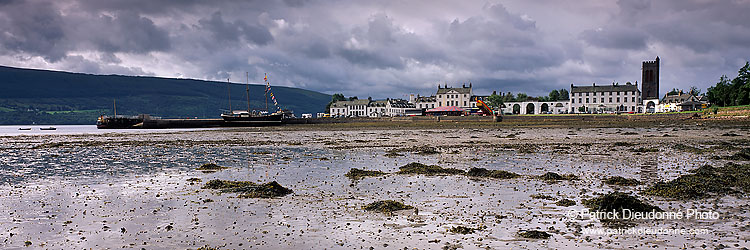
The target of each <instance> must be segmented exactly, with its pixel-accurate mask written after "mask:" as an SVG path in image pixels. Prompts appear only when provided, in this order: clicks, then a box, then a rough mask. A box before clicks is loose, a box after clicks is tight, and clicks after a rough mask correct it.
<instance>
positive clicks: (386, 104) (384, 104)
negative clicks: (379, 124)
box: [330, 99, 421, 117]
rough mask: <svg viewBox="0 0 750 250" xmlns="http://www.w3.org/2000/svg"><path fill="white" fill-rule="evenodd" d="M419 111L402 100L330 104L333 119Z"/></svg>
mask: <svg viewBox="0 0 750 250" xmlns="http://www.w3.org/2000/svg"><path fill="white" fill-rule="evenodd" d="M416 111H420V112H419V113H420V114H421V109H417V108H415V106H414V104H412V103H409V102H408V101H406V100H403V99H388V100H381V101H372V100H369V99H364V100H353V101H338V102H334V103H333V104H331V108H330V114H331V116H333V117H336V116H346V117H383V116H404V115H411V114H415V113H416Z"/></svg>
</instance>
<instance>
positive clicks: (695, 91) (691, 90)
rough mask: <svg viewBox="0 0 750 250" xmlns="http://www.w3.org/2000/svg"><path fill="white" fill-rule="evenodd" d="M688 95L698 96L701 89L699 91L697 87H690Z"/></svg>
mask: <svg viewBox="0 0 750 250" xmlns="http://www.w3.org/2000/svg"><path fill="white" fill-rule="evenodd" d="M689 93H690V94H691V95H694V96H699V95H700V94H701V89H699V88H698V87H696V86H691V87H690V92H689Z"/></svg>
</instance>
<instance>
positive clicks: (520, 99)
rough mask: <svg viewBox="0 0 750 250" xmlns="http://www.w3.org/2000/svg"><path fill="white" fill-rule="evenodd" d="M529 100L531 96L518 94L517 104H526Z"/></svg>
mask: <svg viewBox="0 0 750 250" xmlns="http://www.w3.org/2000/svg"><path fill="white" fill-rule="evenodd" d="M528 99H529V96H528V95H526V94H525V93H518V95H516V101H517V102H525V101H526V100H528Z"/></svg>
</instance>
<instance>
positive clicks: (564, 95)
mask: <svg viewBox="0 0 750 250" xmlns="http://www.w3.org/2000/svg"><path fill="white" fill-rule="evenodd" d="M559 100H561V101H562V100H570V94H569V93H568V90H567V89H560V98H559Z"/></svg>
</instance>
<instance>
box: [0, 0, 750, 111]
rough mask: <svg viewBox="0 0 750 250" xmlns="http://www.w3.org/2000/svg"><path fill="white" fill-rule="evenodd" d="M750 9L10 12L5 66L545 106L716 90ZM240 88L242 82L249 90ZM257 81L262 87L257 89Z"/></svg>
mask: <svg viewBox="0 0 750 250" xmlns="http://www.w3.org/2000/svg"><path fill="white" fill-rule="evenodd" d="M749 12H750V4H748V3H747V1H739V0H738V1H720V2H714V1H701V0H669V1H647V0H620V1H615V0H610V1H599V0H581V1H576V2H575V4H571V3H570V2H561V1H508V2H494V3H489V4H488V3H486V2H485V1H465V2H462V3H461V4H457V3H456V2H454V1H447V0H436V1H429V2H427V1H425V2H419V1H360V0H355V1H312V0H283V1H241V0H224V1H199V0H184V1H152V0H132V1H121V0H60V1H45V0H28V1H22V0H0V39H1V40H0V49H2V50H0V63H2V64H5V65H12V66H21V67H24V66H28V67H35V68H50V69H57V70H70V71H78V72H87V73H105V74H108V73H118V74H138V75H142V74H153V75H159V76H166V77H172V76H180V77H189V78H198V79H209V80H222V81H223V80H226V78H231V79H232V80H233V81H244V76H245V72H248V73H249V75H250V78H251V81H256V82H257V81H258V79H262V76H263V74H264V73H269V74H271V76H272V79H273V81H272V83H274V84H278V85H287V86H299V87H304V88H308V89H312V90H318V91H325V92H327V93H337V92H341V93H344V94H345V95H358V96H361V97H362V96H373V97H376V98H383V97H405V96H406V95H407V94H408V93H411V92H415V93H419V94H422V95H429V94H433V93H434V91H435V85H436V84H437V83H438V82H440V83H444V82H448V83H449V85H460V83H463V82H469V81H472V82H473V85H474V87H475V92H476V93H477V94H489V93H491V91H492V90H500V91H503V92H507V91H514V92H518V91H523V92H528V93H529V94H532V95H538V94H546V92H548V91H549V90H551V89H560V88H566V87H569V85H570V83H576V84H590V83H591V82H597V83H610V82H612V81H618V82H626V81H637V80H639V78H640V72H639V70H640V63H641V61H643V60H653V58H654V57H656V56H657V55H658V56H660V57H661V58H662V62H663V64H662V67H663V70H662V73H663V74H662V81H661V82H662V83H664V84H663V85H664V86H663V87H664V88H665V89H671V88H672V87H677V88H686V87H688V86H685V85H688V84H691V85H695V84H703V85H702V86H699V87H700V88H702V89H705V88H706V86H707V85H708V84H709V83H711V82H713V81H715V79H716V78H717V77H718V76H719V75H721V74H732V73H734V72H736V70H737V68H738V67H739V66H741V65H740V64H743V63H744V61H745V60H748V58H747V56H748V55H750V48H749V47H748V46H747V44H750V15H746V13H749ZM240 79H241V80H240ZM253 79H255V80H253Z"/></svg>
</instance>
